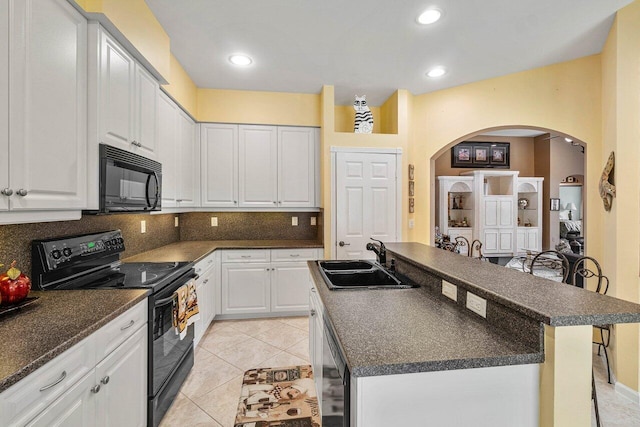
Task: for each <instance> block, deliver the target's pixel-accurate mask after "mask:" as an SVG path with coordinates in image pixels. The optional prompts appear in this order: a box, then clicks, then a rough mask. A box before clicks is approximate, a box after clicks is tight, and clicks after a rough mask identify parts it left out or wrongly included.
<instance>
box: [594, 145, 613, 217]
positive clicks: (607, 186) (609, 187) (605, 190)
mask: <svg viewBox="0 0 640 427" xmlns="http://www.w3.org/2000/svg"><path fill="white" fill-rule="evenodd" d="M614 163H615V157H614V155H613V151H612V152H611V154H610V155H609V160H607V164H606V165H605V167H604V170H603V171H602V175H601V176H600V184H599V186H598V191H599V192H600V197H601V198H602V202H603V203H604V210H605V211H607V212H609V211H610V210H611V204H612V203H613V198H614V197H616V186H615V185H613V184H611V182H609V180H610V178H613V176H612V172H613V166H614Z"/></svg>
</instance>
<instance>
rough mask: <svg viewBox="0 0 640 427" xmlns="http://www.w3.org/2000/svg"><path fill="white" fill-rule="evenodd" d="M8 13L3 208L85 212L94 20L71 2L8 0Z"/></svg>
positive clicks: (2, 31) (0, 181) (1, 120)
mask: <svg viewBox="0 0 640 427" xmlns="http://www.w3.org/2000/svg"><path fill="white" fill-rule="evenodd" d="M0 9H1V10H0V17H1V20H0V55H2V57H3V58H4V60H3V61H0V159H2V160H0V168H1V169H2V171H1V172H0V190H2V195H0V209H2V210H7V209H10V210H16V211H18V210H42V211H45V210H78V211H79V210H80V209H82V208H84V207H86V204H87V169H86V149H87V148H86V139H87V127H86V126H87V115H86V111H87V22H86V20H85V18H84V17H83V16H82V15H80V13H78V12H77V11H76V10H75V9H74V8H73V7H72V6H71V5H70V4H69V3H68V2H67V1H65V0H43V1H38V2H35V1H33V0H4V1H2V2H0ZM9 134H10V135H11V138H10V139H9V137H8V135H9ZM41 219H44V218H41Z"/></svg>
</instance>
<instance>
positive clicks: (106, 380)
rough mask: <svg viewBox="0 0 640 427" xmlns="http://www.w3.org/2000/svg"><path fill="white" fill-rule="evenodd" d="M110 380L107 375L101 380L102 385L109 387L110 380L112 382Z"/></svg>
mask: <svg viewBox="0 0 640 427" xmlns="http://www.w3.org/2000/svg"><path fill="white" fill-rule="evenodd" d="M110 379H111V378H109V375H105V376H104V378H102V379H101V380H100V382H101V383H102V384H104V385H107V384H109V380H110Z"/></svg>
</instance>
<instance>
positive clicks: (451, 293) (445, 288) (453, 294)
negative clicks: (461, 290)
mask: <svg viewBox="0 0 640 427" xmlns="http://www.w3.org/2000/svg"><path fill="white" fill-rule="evenodd" d="M442 295H444V296H445V297H447V298H450V299H452V300H454V301H458V287H457V286H456V285H454V284H453V283H449V282H447V281H446V280H443V281H442Z"/></svg>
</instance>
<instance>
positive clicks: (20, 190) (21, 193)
mask: <svg viewBox="0 0 640 427" xmlns="http://www.w3.org/2000/svg"><path fill="white" fill-rule="evenodd" d="M16 194H17V195H18V196H23V197H24V196H26V195H27V194H29V192H28V191H27V190H25V189H24V188H21V189H19V190H18V191H16Z"/></svg>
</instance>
